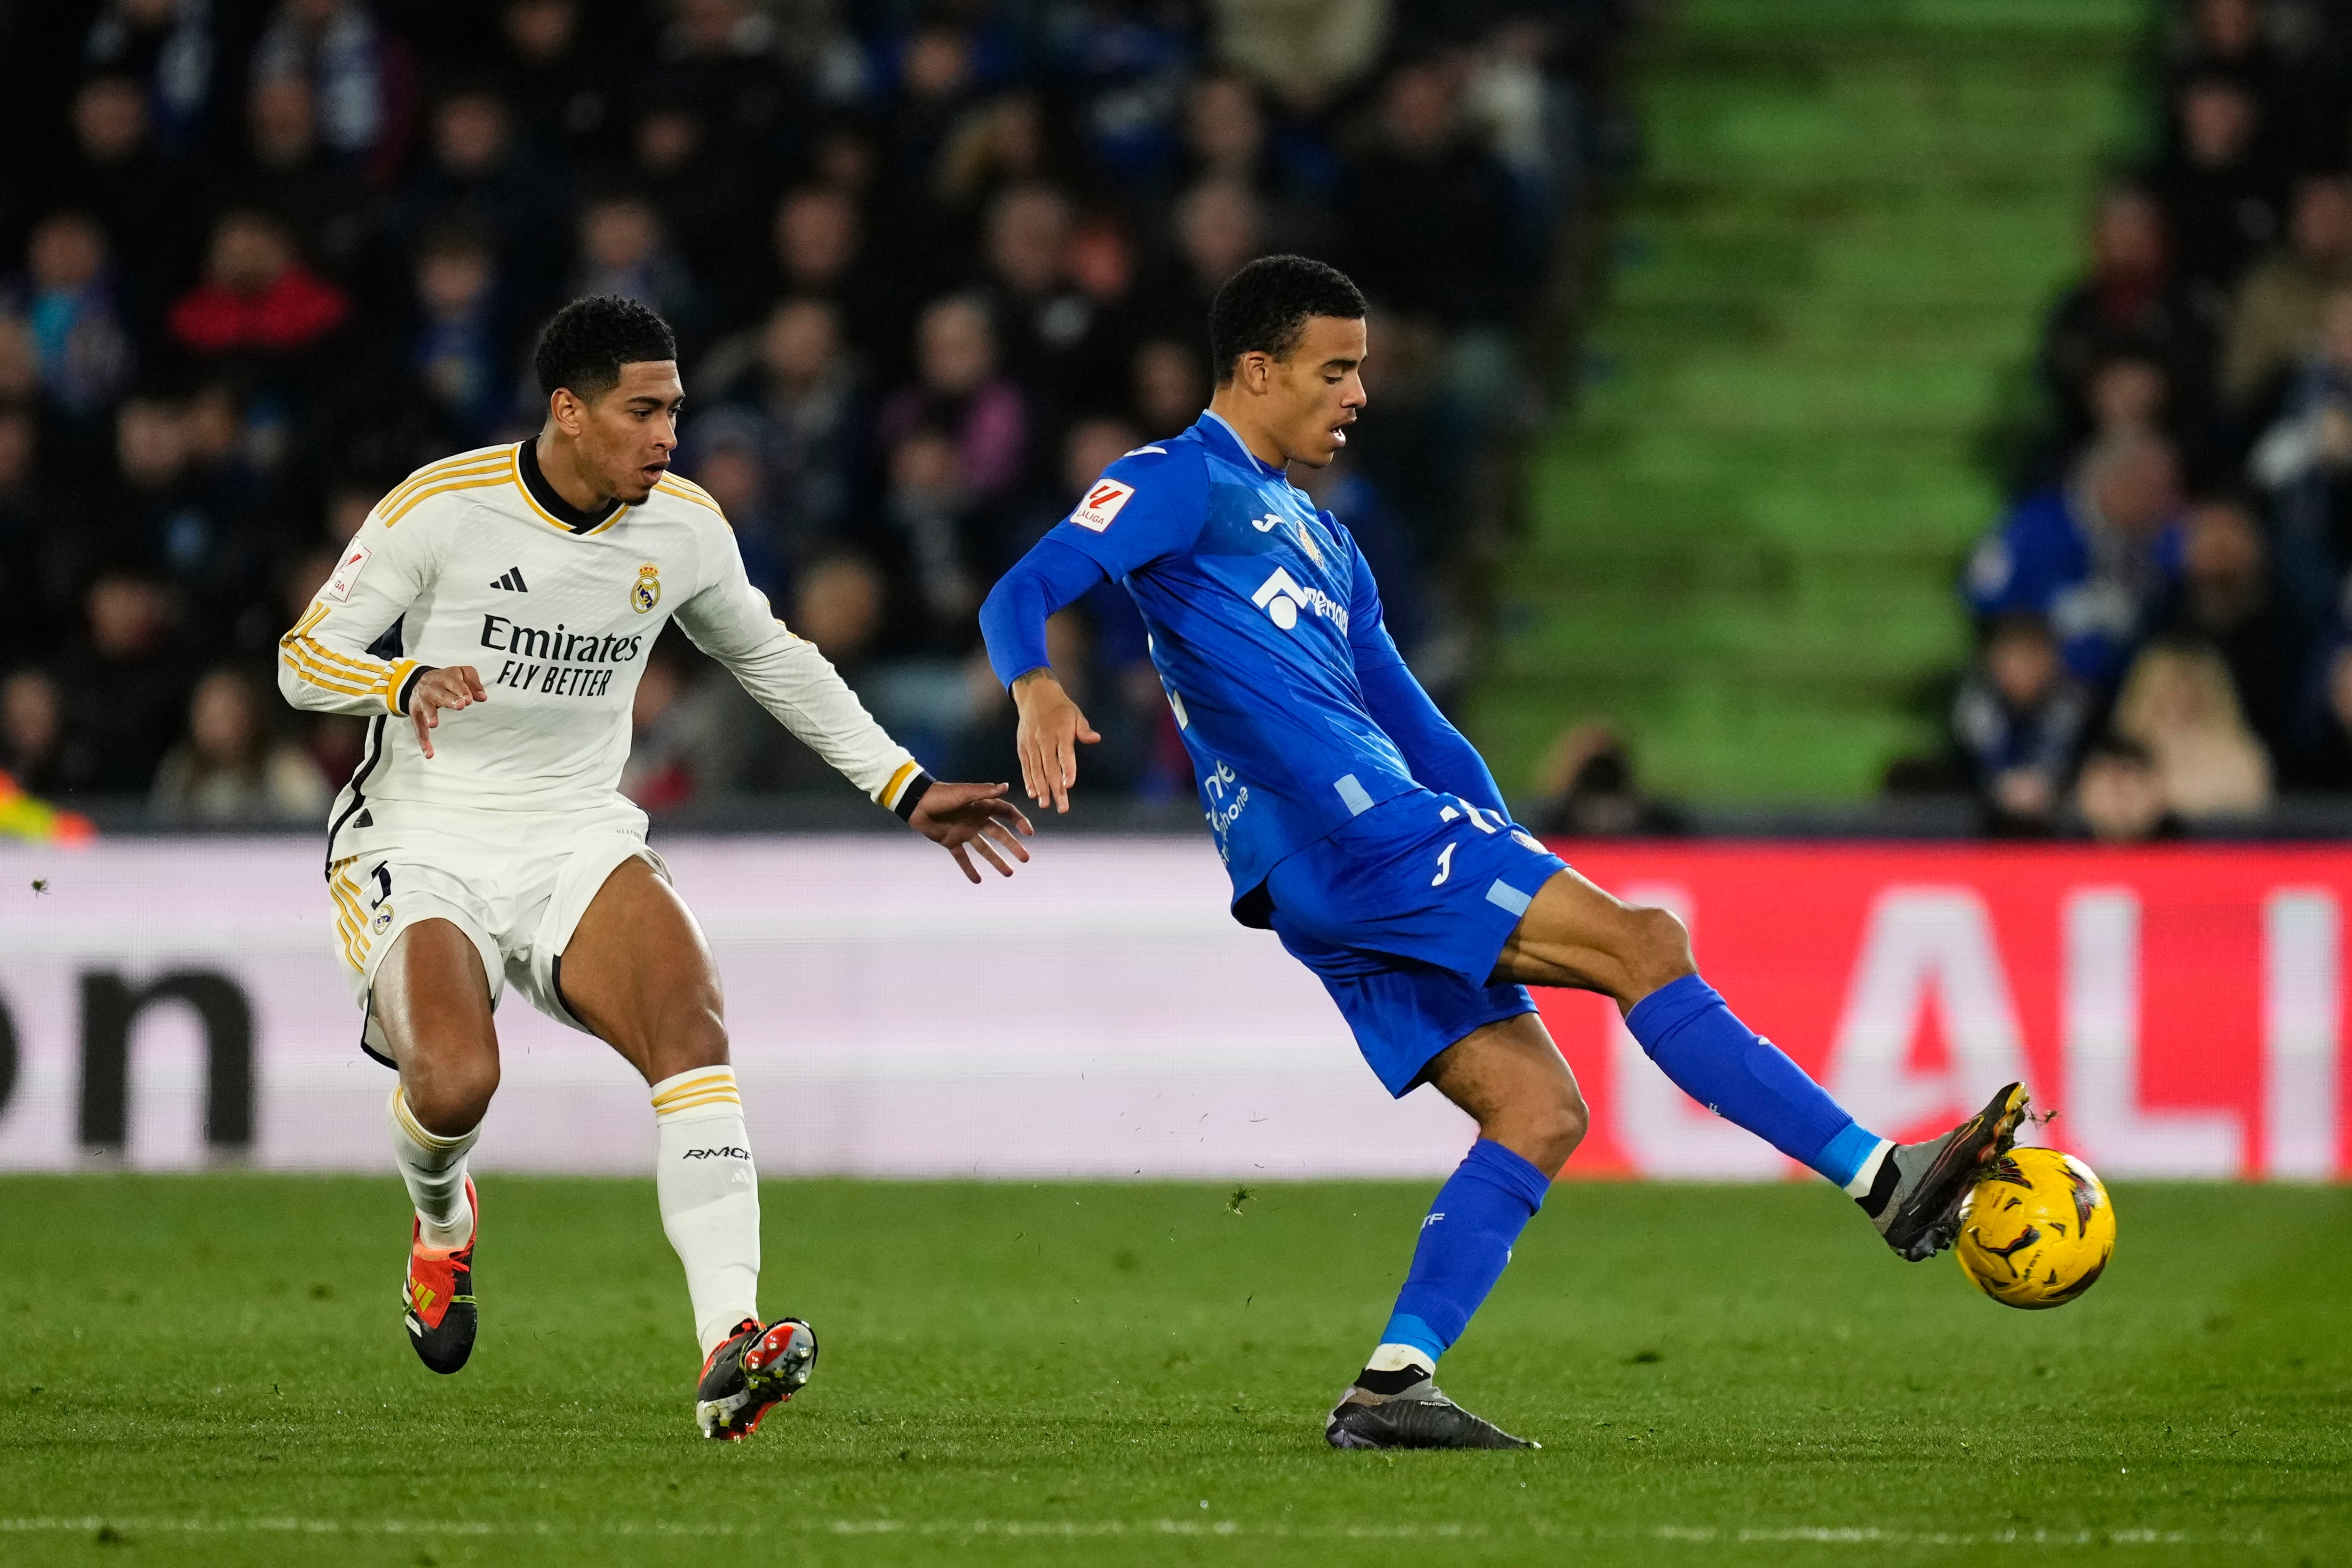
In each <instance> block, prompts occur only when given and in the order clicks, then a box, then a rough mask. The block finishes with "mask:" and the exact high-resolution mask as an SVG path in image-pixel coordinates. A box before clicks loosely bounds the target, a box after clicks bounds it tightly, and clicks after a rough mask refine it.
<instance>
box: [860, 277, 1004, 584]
mask: <svg viewBox="0 0 2352 1568" xmlns="http://www.w3.org/2000/svg"><path fill="white" fill-rule="evenodd" d="M918 428H930V429H935V430H938V431H940V432H941V433H943V434H944V435H946V437H948V438H949V439H950V441H952V442H953V443H954V447H955V457H956V474H957V481H956V483H957V489H959V491H960V492H961V494H962V495H963V496H964V497H966V498H968V499H969V500H971V501H972V502H975V503H982V504H984V503H988V502H992V501H995V500H1002V499H1004V498H1005V497H1006V496H1007V495H1008V494H1009V493H1010V492H1011V491H1012V490H1013V487H1014V486H1016V485H1018V484H1019V483H1020V482H1021V479H1022V478H1023V475H1024V464H1025V463H1026V461H1027V458H1028V440H1029V412H1028V409H1027V407H1026V406H1025V404H1024V399H1023V397H1022V395H1021V389H1020V388H1019V387H1018V386H1016V385H1014V384H1013V382H1012V381H1011V380H1010V379H1009V378H1007V377H1006V376H1004V375H1003V374H1002V373H1001V371H1000V369H999V365H998V355H997V343H996V331H995V329H994V328H993V327H992V325H991V324H990V322H989V318H988V309H987V307H986V305H985V304H984V303H983V302H982V300H979V299H978V298H976V297H974V296H972V295H969V294H950V295H948V296H946V297H944V298H942V299H939V300H932V301H931V303H930V304H929V306H928V307H926V308H925V310H924V311H923V313H922V316H921V318H920V320H919V321H917V323H916V327H915V379H914V380H913V382H912V383H910V384H908V385H904V386H901V387H899V388H898V390H897V391H896V392H893V393H892V394H891V395H889V396H888V397H887V399H885V400H884V402H883V404H882V409H881V414H880V417H879V419H878V420H877V434H878V436H879V437H880V439H881V441H882V443H883V445H884V447H886V448H887V449H889V450H890V451H892V452H893V453H894V454H895V453H896V452H897V451H898V447H899V446H900V444H901V443H902V442H904V441H905V440H906V438H907V437H908V436H910V435H911V434H913V433H914V432H915V431H916V430H917V429H918ZM891 462H892V465H893V467H894V468H895V467H896V465H897V463H898V458H897V457H896V456H895V455H894V456H893V458H892V459H891ZM925 471H926V472H927V473H928V472H929V467H928V466H927V467H926V468H925ZM893 482H894V484H895V483H896V480H895V479H894V481H893ZM979 602H980V601H979V600H978V599H977V598H974V599H973V600H972V604H973V605H978V604H979Z"/></svg>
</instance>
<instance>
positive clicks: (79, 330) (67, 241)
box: [8, 212, 134, 421]
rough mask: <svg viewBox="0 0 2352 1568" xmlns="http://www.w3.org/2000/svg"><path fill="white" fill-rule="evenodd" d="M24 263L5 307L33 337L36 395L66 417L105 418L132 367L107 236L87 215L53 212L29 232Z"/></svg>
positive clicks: (77, 418) (127, 333) (128, 340)
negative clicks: (37, 373)
mask: <svg viewBox="0 0 2352 1568" xmlns="http://www.w3.org/2000/svg"><path fill="white" fill-rule="evenodd" d="M25 260H26V268H25V277H24V280H23V281H22V282H21V283H19V284H18V285H17V286H16V288H15V289H11V290H10V297H9V300H8V308H9V310H10V312H11V313H13V314H16V315H21V316H22V317H23V318H24V321H25V323H26V326H27V327H28V328H29V329H30V331H31V333H32V342H33V349H34V353H35V354H36V356H37V363H38V365H39V369H40V381H41V391H42V393H43V395H45V397H46V398H47V402H48V404H49V405H50V406H51V407H52V408H54V409H56V410H57V411H58V413H60V414H63V415H65V416H67V417H68V418H69V419H73V420H77V421H89V420H95V419H100V418H103V417H104V416H105V415H106V414H107V412H108V411H109V410H110V409H111V408H112V407H113V406H114V402H115V399H116V398H118V397H120V396H121V394H122V389H123V387H124V386H126V385H127V384H129V383H130V380H131V371H132V370H133V368H134V364H133V361H132V351H131V332H130V328H129V325H128V323H127V322H126V321H124V320H123V315H122V310H121V305H120V304H119V303H118V301H117V300H116V298H115V290H114V285H113V279H112V268H111V266H110V258H109V256H108V248H107V242H106V233H105V231H104V230H103V229H101V228H100V226H98V223H97V222H96V220H94V219H93V218H91V217H90V216H89V215H88V214H86V213H79V212H59V213H52V214H50V215H49V216H47V217H45V218H43V219H42V220H41V221H40V222H39V223H37V224H36V225H34V226H33V234H32V239H31V242H30V243H29V244H28V245H27V246H26V255H25Z"/></svg>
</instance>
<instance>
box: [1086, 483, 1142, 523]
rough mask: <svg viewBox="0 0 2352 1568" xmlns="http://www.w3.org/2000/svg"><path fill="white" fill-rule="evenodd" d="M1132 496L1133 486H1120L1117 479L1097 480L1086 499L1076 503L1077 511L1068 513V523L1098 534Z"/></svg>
mask: <svg viewBox="0 0 2352 1568" xmlns="http://www.w3.org/2000/svg"><path fill="white" fill-rule="evenodd" d="M1134 494H1135V487H1134V486H1133V485H1127V484H1121V483H1120V482H1119V481H1118V480H1117V479H1097V480H1096V481H1095V488H1094V489H1090V490H1088V491H1087V499H1086V500H1082V501H1080V502H1079V503H1078V510H1076V511H1074V512H1072V513H1070V521H1072V522H1075V523H1076V524H1077V525H1078V526H1079V527H1080V528H1084V529H1090V530H1092V531H1094V532H1096V533H1100V532H1101V531H1103V530H1105V529H1107V528H1108V527H1109V526H1110V523H1111V519H1113V518H1115V517H1117V516H1118V509H1119V508H1121V507H1123V506H1125V505H1126V504H1127V503H1128V500H1129V498H1131V497H1132V496H1133V495H1134Z"/></svg>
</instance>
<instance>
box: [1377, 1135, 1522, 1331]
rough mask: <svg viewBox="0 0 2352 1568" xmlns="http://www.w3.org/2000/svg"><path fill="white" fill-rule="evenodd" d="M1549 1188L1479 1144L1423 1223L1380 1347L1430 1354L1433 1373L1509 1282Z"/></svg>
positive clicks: (1496, 1149)
mask: <svg viewBox="0 0 2352 1568" xmlns="http://www.w3.org/2000/svg"><path fill="white" fill-rule="evenodd" d="M1550 1186H1551V1177H1550V1175H1549V1173H1545V1172H1543V1171H1539V1170H1538V1169H1536V1167H1535V1166H1534V1165H1532V1164H1530V1163H1528V1162H1527V1161H1526V1160H1523V1159H1521V1158H1520V1157H1519V1156H1518V1155H1517V1154H1514V1153H1512V1152H1510V1151H1509V1150H1508V1149H1506V1148H1504V1147H1503V1146H1502V1145H1501V1144H1500V1143H1494V1142H1488V1141H1487V1140H1486V1139H1484V1138H1481V1139H1479V1140H1478V1142H1475V1143H1473V1144H1472V1145H1470V1152H1469V1153H1468V1154H1466V1155H1465V1156H1463V1160H1462V1163H1461V1164H1460V1165H1458V1166H1456V1167H1454V1174H1452V1175H1451V1176H1448V1177H1447V1178H1446V1179H1445V1184H1444V1186H1442V1187H1440V1188H1438V1189H1437V1200H1436V1202H1434V1203H1433V1204H1431V1205H1429V1217H1428V1218H1426V1219H1424V1220H1423V1221H1422V1222H1421V1240H1420V1242H1419V1243H1418V1244H1416V1245H1415V1246H1414V1247H1413V1249H1412V1272H1411V1273H1409V1274H1407V1275H1406V1276H1405V1280H1404V1289H1402V1290H1400V1291H1399V1292H1397V1301H1396V1311H1395V1312H1394V1313H1393V1314H1392V1315H1391V1317H1390V1318H1389V1325H1388V1327H1387V1328H1386V1329H1384V1330H1382V1331H1381V1343H1382V1344H1389V1345H1411V1346H1412V1348H1414V1349H1415V1350H1421V1351H1426V1352H1429V1364H1430V1365H1431V1366H1432V1367H1434V1366H1435V1365H1436V1364H1437V1358H1438V1357H1439V1356H1441V1355H1443V1354H1444V1353H1445V1349H1446V1347H1447V1346H1448V1345H1451V1344H1452V1343H1453V1342H1454V1341H1455V1340H1458V1339H1460V1338H1461V1337H1462V1331H1463V1330H1464V1329H1465V1328H1467V1327H1469V1325H1470V1315H1471V1314H1472V1313H1473V1312H1475V1311H1476V1310H1478V1304H1479V1303H1480V1302H1482V1301H1484V1300H1486V1292H1488V1291H1489V1290H1492V1289H1494V1288H1495V1281H1496V1280H1497V1279H1501V1278H1502V1277H1503V1265H1505V1264H1506V1263H1508V1262H1509V1261H1510V1260H1511V1247H1512V1246H1513V1245H1514V1244H1515V1243H1517V1240H1518V1239H1519V1232H1521V1231H1523V1230H1525V1229H1526V1228H1527V1227H1528V1221H1529V1220H1531V1219H1533V1218H1534V1217H1535V1214H1536V1210H1538V1209H1539V1208H1541V1207H1543V1200H1544V1194H1545V1192H1546V1191H1547V1190H1548V1189H1549V1187H1550Z"/></svg>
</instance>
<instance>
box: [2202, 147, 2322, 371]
mask: <svg viewBox="0 0 2352 1568" xmlns="http://www.w3.org/2000/svg"><path fill="white" fill-rule="evenodd" d="M2347 287H2352V180H2347V179H2346V178H2345V177H2344V176H2343V175H2340V174H2315V175H2311V176H2309V177H2307V178H2305V180H2303V181H2302V182H2301V183H2300V184H2297V185H2296V187H2295V194H2294V218H2293V220H2292V222H2291V223H2290V224H2289V226H2288V228H2287V243H2286V245H2285V246H2284V247H2283V248H2281V249H2279V250H2277V251H2274V252H2273V253H2272V254H2271V255H2270V256H2269V257H2267V258H2264V259H2263V260H2262V261H2260V262H2257V263H2256V264H2255V265H2254V266H2253V268H2252V269H2251V270H2250V271H2248V273H2247V274H2246V279H2245V282H2244V284H2243V285H2242V287H2241V288H2240V289H2239V290H2238V298H2237V302H2236V304H2235V305H2234V306H2233V307H2232V308H2231V311H2230V324H2229V331H2228V334H2227V335H2226V337H2225V338H2224V339H2223V341H2222V346H2221V400H2222V404H2223V406H2224V407H2225V408H2226V409H2227V410H2228V411H2229V412H2230V413H2231V414H2232V415H2234V416H2238V417H2240V418H2243V417H2246V416H2249V415H2250V414H2251V413H2252V411H2253V410H2254V409H2255V408H2257V407H2258V406H2259V405H2260V403H2261V400H2262V399H2263V396H2264V395H2265V394H2267V393H2269V392H2270V391H2271V389H2272V386H2273V382H2274V380H2275V379H2276V378H2277V377H2278V376H2279V375H2280V374H2282V373H2283V372H2284V371H2285V370H2286V369H2287V368H2288V367H2289V366H2291V365H2293V364H2294V362H2295V360H2296V359H2297V358H2298V357H2300V356H2301V355H2302V354H2303V353H2304V352H2305V349H2306V348H2307V347H2308V346H2309V345H2310V343H2311V341H2312V339H2313V337H2314V336H2315V334H2316V333H2317V332H2318V331H2319V324H2320V317H2321V315H2322V313H2323V312H2324V310H2325V308H2326V298H2327V295H2328V293H2329V292H2330V291H2331V290H2333V289H2342V288H2347Z"/></svg>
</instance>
